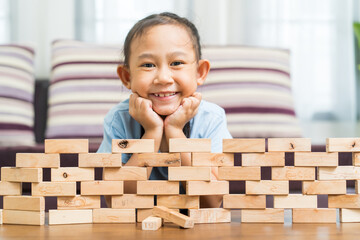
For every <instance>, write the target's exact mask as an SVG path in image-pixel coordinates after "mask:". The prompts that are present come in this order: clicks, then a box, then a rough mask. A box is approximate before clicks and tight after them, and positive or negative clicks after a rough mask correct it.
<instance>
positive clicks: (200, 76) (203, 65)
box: [196, 59, 210, 86]
mask: <svg viewBox="0 0 360 240" xmlns="http://www.w3.org/2000/svg"><path fill="white" fill-rule="evenodd" d="M209 70H210V62H209V60H207V59H201V60H200V61H199V64H198V69H197V79H196V82H197V85H198V86H200V85H203V84H204V82H205V80H206V77H207V75H208V73H209Z"/></svg>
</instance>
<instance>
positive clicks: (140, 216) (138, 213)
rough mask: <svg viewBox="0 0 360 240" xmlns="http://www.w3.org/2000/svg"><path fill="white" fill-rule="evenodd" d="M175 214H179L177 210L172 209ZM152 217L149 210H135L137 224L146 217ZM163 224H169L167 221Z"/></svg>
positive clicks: (151, 211) (151, 212)
mask: <svg viewBox="0 0 360 240" xmlns="http://www.w3.org/2000/svg"><path fill="white" fill-rule="evenodd" d="M172 210H174V211H176V212H179V209H172ZM150 216H153V210H152V208H151V209H136V221H137V222H142V221H144V220H145V219H146V218H147V217H150ZM164 222H165V223H166V222H169V221H168V220H165V219H164Z"/></svg>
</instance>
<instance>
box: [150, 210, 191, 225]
mask: <svg viewBox="0 0 360 240" xmlns="http://www.w3.org/2000/svg"><path fill="white" fill-rule="evenodd" d="M153 214H154V215H155V216H158V217H161V218H164V219H166V220H168V221H170V222H172V223H175V224H176V225H179V226H181V227H183V228H193V227H194V220H193V219H191V218H190V217H188V216H186V215H184V214H181V213H179V212H176V211H174V210H172V209H169V208H167V207H164V206H155V207H154V209H153Z"/></svg>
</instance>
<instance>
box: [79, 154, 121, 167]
mask: <svg viewBox="0 0 360 240" xmlns="http://www.w3.org/2000/svg"><path fill="white" fill-rule="evenodd" d="M121 165H122V164H121V154H116V153H115V154H111V153H80V154H79V167H121Z"/></svg>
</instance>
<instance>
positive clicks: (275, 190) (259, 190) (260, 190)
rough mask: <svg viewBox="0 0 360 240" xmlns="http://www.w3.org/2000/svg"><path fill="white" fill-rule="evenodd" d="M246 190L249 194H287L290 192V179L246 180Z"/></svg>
mask: <svg viewBox="0 0 360 240" xmlns="http://www.w3.org/2000/svg"><path fill="white" fill-rule="evenodd" d="M245 191H246V194H248V195H261V194H265V195H287V194H289V181H270V180H262V181H246V182H245Z"/></svg>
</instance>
